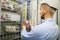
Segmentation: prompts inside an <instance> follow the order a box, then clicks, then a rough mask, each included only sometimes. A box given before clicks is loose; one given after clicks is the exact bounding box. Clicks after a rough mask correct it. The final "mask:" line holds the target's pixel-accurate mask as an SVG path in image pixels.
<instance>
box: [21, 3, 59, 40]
mask: <svg viewBox="0 0 60 40" xmlns="http://www.w3.org/2000/svg"><path fill="white" fill-rule="evenodd" d="M40 11H41V12H40V15H41V19H44V20H45V21H44V22H43V23H42V24H40V25H36V26H35V27H31V30H30V31H29V32H27V31H26V30H27V29H26V27H24V28H23V30H22V32H21V36H22V40H57V37H58V33H59V28H58V26H57V24H56V23H55V22H54V20H53V14H54V12H55V11H56V9H55V8H53V7H51V6H49V5H48V4H46V3H42V4H41V9H40ZM26 26H27V25H26Z"/></svg>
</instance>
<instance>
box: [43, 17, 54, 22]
mask: <svg viewBox="0 0 60 40" xmlns="http://www.w3.org/2000/svg"><path fill="white" fill-rule="evenodd" d="M46 21H53V18H48V19H45V20H43V21H42V23H43V22H46Z"/></svg>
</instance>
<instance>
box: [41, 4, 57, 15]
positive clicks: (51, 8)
mask: <svg viewBox="0 0 60 40" xmlns="http://www.w3.org/2000/svg"><path fill="white" fill-rule="evenodd" d="M41 6H47V7H48V8H49V11H50V13H51V14H53V13H54V12H55V11H56V10H57V9H56V8H54V7H52V6H50V5H48V4H47V3H42V4H41Z"/></svg>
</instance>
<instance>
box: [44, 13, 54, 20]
mask: <svg viewBox="0 0 60 40" xmlns="http://www.w3.org/2000/svg"><path fill="white" fill-rule="evenodd" d="M44 18H45V19H48V18H53V16H52V15H51V14H50V13H47V14H46V15H45V16H44Z"/></svg>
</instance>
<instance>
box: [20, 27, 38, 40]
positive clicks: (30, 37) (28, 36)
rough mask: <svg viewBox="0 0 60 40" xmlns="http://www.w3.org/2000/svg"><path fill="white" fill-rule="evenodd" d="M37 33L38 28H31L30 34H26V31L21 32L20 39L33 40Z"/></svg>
mask: <svg viewBox="0 0 60 40" xmlns="http://www.w3.org/2000/svg"><path fill="white" fill-rule="evenodd" d="M37 33H38V26H35V27H32V28H31V31H30V32H27V31H26V29H23V30H22V31H21V37H22V39H23V40H34V39H35V37H36V36H37V35H36V34H37Z"/></svg>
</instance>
